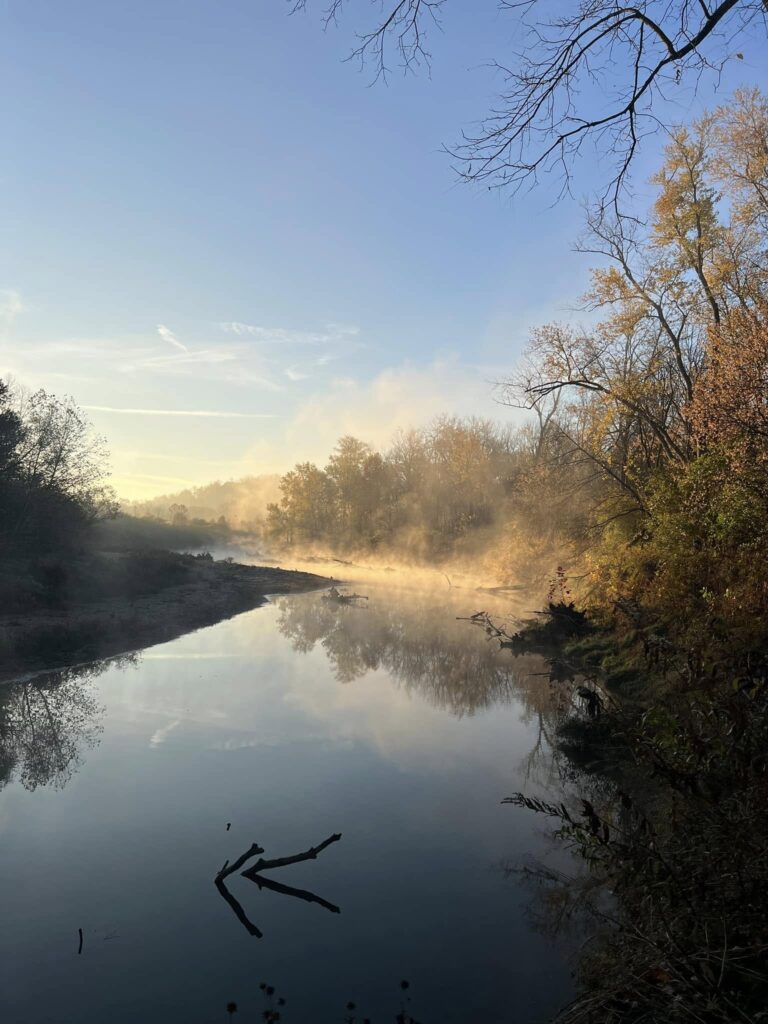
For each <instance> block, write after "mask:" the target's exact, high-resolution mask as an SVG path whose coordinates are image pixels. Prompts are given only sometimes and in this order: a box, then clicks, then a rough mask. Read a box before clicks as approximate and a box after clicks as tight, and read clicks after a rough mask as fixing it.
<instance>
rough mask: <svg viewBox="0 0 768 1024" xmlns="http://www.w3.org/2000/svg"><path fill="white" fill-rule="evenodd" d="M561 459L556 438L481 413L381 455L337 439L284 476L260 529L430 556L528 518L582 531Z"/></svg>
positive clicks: (561, 531)
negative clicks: (318, 461) (321, 462)
mask: <svg viewBox="0 0 768 1024" xmlns="http://www.w3.org/2000/svg"><path fill="white" fill-rule="evenodd" d="M545 447H546V452H545ZM545 455H546V457H545ZM565 455H566V452H565V449H563V450H559V440H558V439H556V438H554V437H553V438H552V439H551V442H548V443H547V445H546V446H545V445H544V444H543V443H542V439H541V438H540V437H539V436H537V435H536V433H535V432H534V431H533V430H532V429H531V428H530V427H524V428H522V429H516V430H515V429H512V428H510V427H508V426H503V425H499V424H497V423H494V422H492V421H490V420H486V419H458V418H455V417H448V416H444V417H440V418H438V419H436V420H434V421H433V422H432V423H431V424H430V425H429V426H427V427H425V428H423V429H420V430H410V431H407V432H401V433H399V434H398V435H397V436H396V437H395V439H394V441H393V443H392V444H391V446H390V447H389V448H388V449H387V450H385V451H383V452H378V451H374V450H373V449H372V448H371V447H370V446H369V445H367V444H365V443H364V442H363V441H360V440H358V439H357V438H354V437H349V436H347V437H343V438H341V440H340V441H339V442H338V444H337V445H336V447H335V448H334V450H333V452H332V453H331V456H330V458H329V460H328V463H327V465H326V466H325V467H323V468H320V467H318V466H316V465H314V464H313V463H310V462H304V463H300V464H299V465H297V466H296V467H295V468H294V469H293V470H291V471H290V472H289V473H286V474H285V476H283V477H282V478H281V480H280V491H281V498H280V501H279V503H273V504H270V505H269V506H268V509H267V519H266V527H265V530H266V534H267V536H268V537H269V538H270V539H272V540H273V541H274V540H276V541H278V542H280V543H282V544H285V545H289V546H291V545H293V546H298V547H304V548H306V547H307V546H309V547H313V546H319V547H321V548H322V547H325V548H332V549H334V550H336V551H341V550H345V551H358V552H359V551H375V550H379V551H384V552H388V553H390V554H392V553H394V554H396V555H400V556H403V555H407V556H411V557H414V558H416V559H419V560H429V559H441V558H447V557H452V556H456V555H460V554H470V553H472V552H475V553H477V551H478V550H480V549H481V548H482V549H487V548H489V547H493V548H494V549H495V548H496V547H497V546H500V545H502V544H503V539H504V538H507V539H509V537H510V535H511V533H512V532H514V530H515V529H518V530H525V531H526V532H528V527H527V524H528V523H529V522H530V521H531V520H532V519H535V522H536V534H537V536H539V537H540V538H545V539H546V540H547V542H548V543H554V541H555V538H556V537H560V538H562V537H563V536H564V535H565V534H566V533H569V534H571V535H578V534H579V533H580V531H581V530H582V528H583V514H582V513H583V503H582V505H581V506H579V503H578V502H574V501H573V498H572V496H571V497H570V498H568V499H566V493H565V484H566V481H565V477H564V472H565V468H566V467H565V463H564V462H563V458H564V457H565ZM570 483H571V485H573V483H575V480H574V479H571V481H570Z"/></svg>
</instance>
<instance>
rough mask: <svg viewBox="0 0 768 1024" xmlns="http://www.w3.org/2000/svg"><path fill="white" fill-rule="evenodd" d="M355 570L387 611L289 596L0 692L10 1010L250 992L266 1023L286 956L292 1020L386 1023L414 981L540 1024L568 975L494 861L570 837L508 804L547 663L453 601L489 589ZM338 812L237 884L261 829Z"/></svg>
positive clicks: (142, 1012) (182, 1015)
mask: <svg viewBox="0 0 768 1024" xmlns="http://www.w3.org/2000/svg"><path fill="white" fill-rule="evenodd" d="M356 589H358V590H360V589H363V590H364V591H365V592H366V593H368V594H369V598H370V600H369V602H368V604H369V605H370V608H369V609H368V610H363V609H356V608H352V607H340V608H339V607H337V608H329V607H328V606H327V603H326V602H322V601H321V595H319V594H315V595H306V596H303V597H296V598H291V599H288V600H285V599H280V600H279V601H278V602H276V603H272V604H270V605H267V606H264V607H262V608H260V609H258V610H255V611H253V612H251V613H247V614H244V615H242V616H238V617H237V618H234V619H231V620H228V621H226V622H222V623H220V624H218V625H217V626H214V627H211V628H208V629H203V630H200V631H198V632H196V633H193V634H189V635H187V636H185V637H182V638H179V639H178V640H175V641H173V642H171V643H168V644H164V645H159V646H158V647H156V648H154V649H152V650H151V651H149V652H147V653H146V655H144V656H143V657H142V659H141V662H140V666H139V667H138V669H137V670H136V671H130V670H129V671H123V670H122V668H123V666H124V664H125V662H114V661H113V662H111V663H101V664H99V665H97V666H93V667H91V668H89V669H88V670H69V671H67V672H63V673H59V674H54V675H51V676H49V677H46V678H39V679H36V680H34V681H28V682H26V683H18V684H17V685H15V686H12V687H10V688H7V689H5V690H4V691H1V692H0V749H1V750H2V756H3V764H4V765H7V771H6V772H5V774H4V779H5V781H6V783H7V784H6V785H5V786H4V787H3V788H2V791H0V827H2V829H3V841H2V843H0V883H1V884H0V899H1V900H2V906H3V915H4V925H5V927H4V928H3V929H2V930H0V962H2V963H3V964H4V967H5V976H4V978H3V996H2V999H0V1002H2V1003H3V1009H4V1010H5V1013H4V1015H3V1019H8V1020H13V1021H15V1022H16V1021H18V1022H19V1024H59V1022H61V1021H64V1020H67V1021H69V1020H72V1021H75V1020H77V1021H78V1022H79V1024H102V1022H103V1021H104V1020H109V1021H110V1022H111V1024H135V1021H137V1020H142V1021H147V1022H154V1021H161V1020H189V1021H198V1020H199V1021H202V1020H217V1019H219V1017H220V1016H224V1007H225V1005H226V1001H227V1000H228V999H233V1000H234V1001H236V1002H237V1004H238V1018H236V1019H239V1017H240V1016H242V1018H243V1019H248V1020H255V1019H259V1018H258V1015H259V1012H260V1009H263V1006H262V1005H261V1000H262V994H261V992H260V991H259V989H258V983H259V979H261V978H268V979H269V980H270V983H272V984H274V985H275V986H277V988H278V990H279V991H281V992H282V991H285V992H286V993H287V995H288V1001H289V1005H290V1019H291V1020H296V1021H301V1020H315V1021H319V1022H323V1021H328V1022H334V1021H337V1020H341V1019H343V1013H342V1012H341V1011H343V1007H344V1005H345V1003H346V1002H347V1000H349V999H350V997H353V998H354V999H355V1001H356V1002H357V1003H358V1005H360V1006H362V1005H365V1007H366V1013H370V1014H371V1015H372V1017H373V1019H379V1020H385V1019H391V1018H392V1013H390V1012H389V1007H390V1005H391V1002H390V994H391V991H392V986H393V984H394V985H395V986H396V984H397V979H399V978H403V977H406V978H409V979H411V981H412V983H413V985H414V987H415V990H417V991H418V993H419V999H420V1000H421V1001H422V1005H423V1006H424V1007H427V1008H428V1019H430V1020H432V1021H440V1022H441V1024H466V1021H469V1020H483V1021H484V1022H487V1024H503V1022H506V1021H508V1020H510V1019H515V1020H516V1021H519V1022H520V1024H534V1022H535V1021H540V1020H543V1019H546V1018H547V1017H548V1016H549V1015H550V1013H551V1012H552V1011H553V1010H554V1009H555V1008H556V1006H557V1004H558V1002H559V1001H560V1000H561V999H562V998H564V997H565V996H566V995H567V994H568V993H569V991H570V989H569V982H568V976H567V971H566V970H565V968H564V965H563V963H562V960H561V959H560V957H559V954H558V953H557V952H556V951H555V950H554V949H553V947H552V946H551V944H549V943H548V942H546V941H545V940H544V939H543V938H541V937H540V936H539V935H537V934H536V932H535V931H533V930H532V928H531V926H530V922H529V921H528V920H527V919H526V918H525V916H524V915H525V910H524V907H523V902H525V903H527V902H528V901H529V894H528V893H527V892H524V891H523V886H522V885H521V884H520V882H519V880H517V879H506V878H505V877H504V876H503V873H502V872H500V871H498V870H495V867H496V866H497V865H499V864H500V863H502V862H503V861H505V860H507V859H510V860H511V859H514V861H515V862H520V861H521V860H525V861H527V860H528V859H533V860H538V859H540V858H542V857H545V856H548V853H549V849H550V846H549V842H548V841H547V840H546V838H545V837H543V836H542V834H541V830H540V827H539V824H538V823H537V822H535V821H531V820H530V819H529V817H528V816H527V815H526V814H524V813H523V812H522V811H518V810H517V809H516V808H510V807H503V806H502V805H501V803H500V801H501V799H502V798H503V797H504V796H507V795H509V794H510V793H514V792H516V791H517V790H519V789H521V788H523V787H524V786H525V782H524V779H523V777H522V776H523V772H524V771H525V770H526V766H525V765H524V764H523V763H522V759H523V758H524V757H525V756H526V755H527V752H529V751H530V750H531V748H532V747H534V745H535V747H536V751H535V753H534V754H533V755H532V757H533V759H534V761H535V765H536V767H535V770H536V772H537V773H538V772H539V771H541V772H544V771H547V770H549V769H548V767H547V759H546V757H545V756H544V753H543V751H545V750H546V747H547V736H548V735H552V730H553V729H554V726H555V724H556V721H557V716H558V708H557V702H556V701H555V700H553V699H552V695H551V692H550V689H549V682H548V678H547V677H546V675H542V674H541V673H542V672H546V666H545V665H544V664H543V662H541V661H539V660H538V659H536V658H534V657H533V656H527V657H525V658H518V659H515V658H514V657H513V656H512V653H511V652H510V651H499V649H498V645H496V644H493V643H490V642H488V641H487V640H486V638H485V635H484V634H483V633H482V631H481V630H478V629H475V628H473V627H472V626H471V625H469V624H468V623H465V622H457V621H456V618H457V616H465V615H467V614H471V613H472V612H474V611H477V610H478V608H477V607H476V606H475V602H476V601H478V600H479V601H481V602H483V603H484V602H485V601H486V600H487V599H486V597H482V598H478V597H477V595H474V594H473V593H471V592H460V593H458V594H457V593H448V592H447V591H441V592H440V593H439V594H436V595H435V594H430V593H429V592H426V591H425V592H423V593H418V592H416V591H407V590H405V589H402V590H394V591H393V590H389V589H386V588H384V587H381V588H380V587H371V586H367V585H366V586H365V587H362V588H361V587H360V586H359V585H358V586H357V588H356ZM488 608H489V611H490V610H493V612H494V614H496V613H497V612H498V611H500V612H502V613H503V610H504V609H503V608H501V609H497V608H493V609H491V607H490V605H489V606H488ZM278 626H279V628H278ZM302 651H306V653H300V652H302ZM105 669H107V671H104V670H105ZM102 673H103V674H102ZM97 676H99V678H96V677H97ZM101 701H103V702H104V703H105V704H106V712H105V713H104V718H103V721H104V723H105V729H104V732H103V733H102V731H101V721H102V708H101ZM96 744H98V746H96ZM92 748H94V749H92ZM76 770H77V772H78V774H77V775H76V777H75V778H71V776H72V774H73V773H74V772H75V771H76ZM70 778H71V781H70V782H69V784H68V785H66V786H64V783H65V782H66V781H67V779H70ZM35 786H37V787H38V788H37V790H36V791H35V792H29V791H28V790H29V789H32V788H34V787H35ZM54 786H58V787H59V789H60V790H61V791H55V792H54V791H53V787H54ZM62 787H63V788H62ZM331 829H336V830H338V832H341V833H343V834H344V841H343V842H341V843H338V844H336V845H335V846H334V847H333V848H332V849H331V850H329V851H328V852H325V853H323V854H321V855H320V857H318V858H317V860H307V861H305V862H302V863H296V864H295V865H292V866H290V867H285V868H281V870H280V872H279V873H278V872H277V871H275V872H274V873H271V872H268V871H267V872H265V873H264V874H263V875H262V874H260V875H259V878H254V879H253V880H249V879H248V878H247V877H245V878H243V877H241V876H240V875H239V874H237V875H233V876H232V877H231V878H227V879H226V886H225V888H226V889H227V891H228V894H229V895H230V896H231V897H232V899H228V898H227V893H224V892H222V891H221V889H218V891H217V888H218V887H217V888H214V885H212V884H211V883H212V881H213V876H214V875H215V874H216V871H217V869H218V868H219V867H220V866H221V864H222V862H223V861H224V859H225V857H226V858H228V859H229V861H230V863H232V864H234V863H235V862H236V860H237V858H238V857H239V856H240V855H242V853H243V851H244V850H245V849H246V848H247V847H248V845H249V844H251V843H256V842H258V843H260V844H261V845H262V846H264V847H266V848H267V850H268V854H266V855H265V856H268V855H270V854H271V853H272V852H273V850H274V852H275V853H277V854H281V853H290V852H295V851H297V850H303V849H305V848H306V845H307V841H308V840H317V839H319V838H322V837H323V836H325V835H327V834H328V832H329V831H330V830H331ZM105 866H106V867H105ZM244 866H245V865H244ZM259 879H260V881H259ZM307 897H314V898H312V899H311V900H310V901H308V900H307ZM321 901H323V902H321ZM225 903H226V904H227V905H225ZM311 904H317V905H314V906H313V905H311ZM334 906H336V907H339V908H341V911H342V912H341V913H340V914H337V913H334V912H333V907H334ZM30 907H34V913H30ZM238 910H239V912H238ZM78 929H82V932H83V935H84V944H83V952H82V955H81V956H80V957H78V956H77V948H78ZM252 929H253V931H252ZM257 931H258V932H263V934H264V938H263V939H260V940H256V939H254V938H252V937H251V935H255V934H256V932H257ZM108 939H109V940H110V941H107V940H108ZM74 965H76V967H74ZM30 992H34V993H35V1002H34V1006H32V1007H31V1006H30V1001H29V993H30Z"/></svg>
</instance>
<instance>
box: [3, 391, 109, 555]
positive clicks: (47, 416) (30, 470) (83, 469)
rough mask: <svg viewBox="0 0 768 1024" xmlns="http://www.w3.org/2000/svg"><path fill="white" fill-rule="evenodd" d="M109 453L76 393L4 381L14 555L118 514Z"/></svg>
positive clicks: (7, 514) (7, 530)
mask: <svg viewBox="0 0 768 1024" xmlns="http://www.w3.org/2000/svg"><path fill="white" fill-rule="evenodd" d="M106 455H107V453H106V447H105V444H104V440H103V439H102V438H101V437H99V436H98V435H95V434H94V433H93V431H92V430H91V426H90V424H89V422H88V420H87V418H86V417H85V415H84V414H83V413H82V411H81V410H80V409H78V407H77V406H76V405H75V403H74V402H73V401H72V399H71V398H64V399H60V398H57V397H56V396H55V395H49V394H48V393H47V392H45V391H36V392H34V393H33V394H24V393H21V394H16V395H14V394H12V393H11V391H10V390H9V388H8V387H7V385H6V384H5V383H3V382H1V381H0V471H2V475H1V476H0V546H2V548H4V549H7V550H8V551H12V552H13V553H15V554H40V553H43V552H46V551H50V550H54V549H56V548H64V547H67V546H68V545H71V544H72V543H73V542H75V541H77V540H78V538H79V537H80V535H81V533H82V530H83V529H85V528H87V527H88V526H89V525H90V524H91V523H93V522H95V521H96V520H97V519H100V518H104V517H108V516H112V515H114V514H115V513H116V511H117V503H116V501H115V498H114V494H113V492H112V490H111V489H110V488H109V487H107V486H106V485H105V483H104V478H105V476H106V474H107V468H106Z"/></svg>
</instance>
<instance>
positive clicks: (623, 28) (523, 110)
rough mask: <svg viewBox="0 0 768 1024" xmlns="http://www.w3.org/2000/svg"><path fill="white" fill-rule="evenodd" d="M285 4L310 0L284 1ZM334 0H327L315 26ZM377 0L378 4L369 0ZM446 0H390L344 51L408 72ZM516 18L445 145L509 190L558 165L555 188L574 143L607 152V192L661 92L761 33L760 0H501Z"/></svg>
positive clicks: (334, 12) (378, 69)
mask: <svg viewBox="0 0 768 1024" xmlns="http://www.w3.org/2000/svg"><path fill="white" fill-rule="evenodd" d="M289 2H290V3H291V6H292V10H293V11H297V10H300V9H304V8H306V7H307V6H308V5H309V0H289ZM343 6H344V3H343V0H330V2H329V5H328V6H327V8H326V10H325V13H324V19H325V23H326V25H328V24H331V23H333V22H335V21H337V19H338V18H339V16H340V14H341V11H342V7H343ZM375 6H376V7H381V5H380V4H379V3H378V0H377V3H376V4H375ZM446 6H447V0H397V2H396V0H389V2H388V3H386V2H385V3H384V4H383V9H382V11H381V14H380V15H379V16H378V17H377V19H376V21H375V23H374V24H373V26H372V27H370V28H368V29H366V30H364V31H363V32H362V33H361V34H359V35H358V41H357V45H356V46H355V48H354V50H353V52H352V54H351V55H350V56H351V57H353V58H356V59H357V60H359V61H360V63H361V64H363V65H365V64H368V63H372V65H373V70H374V75H375V77H376V78H385V77H386V76H387V74H388V72H389V70H390V67H391V56H392V54H394V58H395V60H396V61H397V62H398V63H399V65H400V66H401V68H403V69H404V70H407V71H412V70H416V69H418V68H419V67H420V66H423V65H429V63H430V54H429V51H428V49H427V42H426V40H427V35H428V31H429V29H430V27H435V26H436V25H438V24H439V20H440V15H441V12H442V10H443V8H445V7H446ZM499 6H500V7H501V9H502V10H504V11H507V12H510V13H511V14H513V15H515V16H516V17H517V18H518V19H519V21H520V23H521V26H522V28H523V32H524V37H525V38H524V46H523V47H522V49H521V52H520V53H518V54H515V55H513V57H512V59H507V58H500V59H499V60H496V61H494V62H493V67H494V68H495V69H496V70H497V71H498V72H499V73H500V74H501V76H502V77H503V80H504V89H503V91H502V93H501V96H500V97H499V99H498V101H497V102H496V104H495V105H494V107H493V109H492V110H491V111H490V113H489V114H488V115H487V116H486V118H485V119H484V120H483V121H482V123H481V126H480V128H479V129H478V130H477V131H476V132H475V133H472V134H468V135H465V136H464V137H463V139H462V141H461V143H459V144H458V145H457V146H455V147H452V148H450V149H449V152H450V153H451V154H452V155H453V156H454V157H455V160H456V164H457V167H458V169H459V172H460V174H461V175H462V176H463V177H464V178H465V179H466V180H469V181H482V182H487V183H488V184H489V186H491V187H493V186H496V187H511V188H512V189H516V188H519V187H520V186H521V185H524V184H527V183H531V182H532V181H535V180H536V178H537V177H538V175H539V174H540V173H541V172H546V171H549V170H552V169H553V168H556V167H559V168H560V170H561V171H562V174H563V182H564V187H567V185H568V183H569V181H570V175H571V164H572V161H573V158H574V157H576V156H577V155H578V154H579V153H580V152H581V150H582V148H583V147H584V145H585V143H588V142H594V143H596V144H598V145H599V147H600V152H601V155H606V154H610V155H611V156H612V158H613V159H612V161H611V165H612V171H611V172H610V173H609V181H608V187H607V190H606V195H607V194H608V193H611V194H612V196H613V198H614V200H615V199H616V197H617V196H618V193H619V191H620V189H621V187H622V185H623V184H624V182H625V179H626V177H627V174H628V172H629V169H630V167H631V164H632V159H633V157H634V155H635V153H636V151H637V147H638V145H639V143H640V142H641V140H642V138H643V137H644V136H645V135H647V134H650V133H652V132H654V131H656V130H657V128H658V125H659V121H660V114H659V110H658V107H659V104H660V103H663V102H665V100H666V95H665V93H666V91H667V90H670V89H674V88H675V87H677V86H678V85H679V84H681V83H683V82H691V83H692V84H693V86H694V88H695V87H696V85H697V84H698V81H699V79H700V78H701V76H702V75H704V74H705V73H710V74H711V75H712V76H713V78H714V79H715V80H716V79H717V75H718V74H719V72H721V71H722V69H723V67H724V66H725V64H726V62H727V61H728V60H729V59H731V58H732V57H734V56H735V57H736V58H740V57H741V56H742V54H741V53H739V52H736V49H735V47H736V42H737V40H738V39H739V38H740V37H743V36H746V33H747V32H748V30H750V29H753V28H754V30H755V32H756V33H757V34H759V35H758V37H759V38H761V41H762V40H763V39H764V38H765V20H766V12H768V3H766V0H720V2H714V3H705V2H704V0H698V2H693V0H670V2H668V0H637V2H635V3H626V2H621V0H579V3H577V4H576V3H574V4H564V5H562V4H561V5H558V6H559V7H560V11H561V12H562V13H555V14H549V13H548V12H547V11H546V6H547V5H546V4H545V2H544V0H500V5H499Z"/></svg>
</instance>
